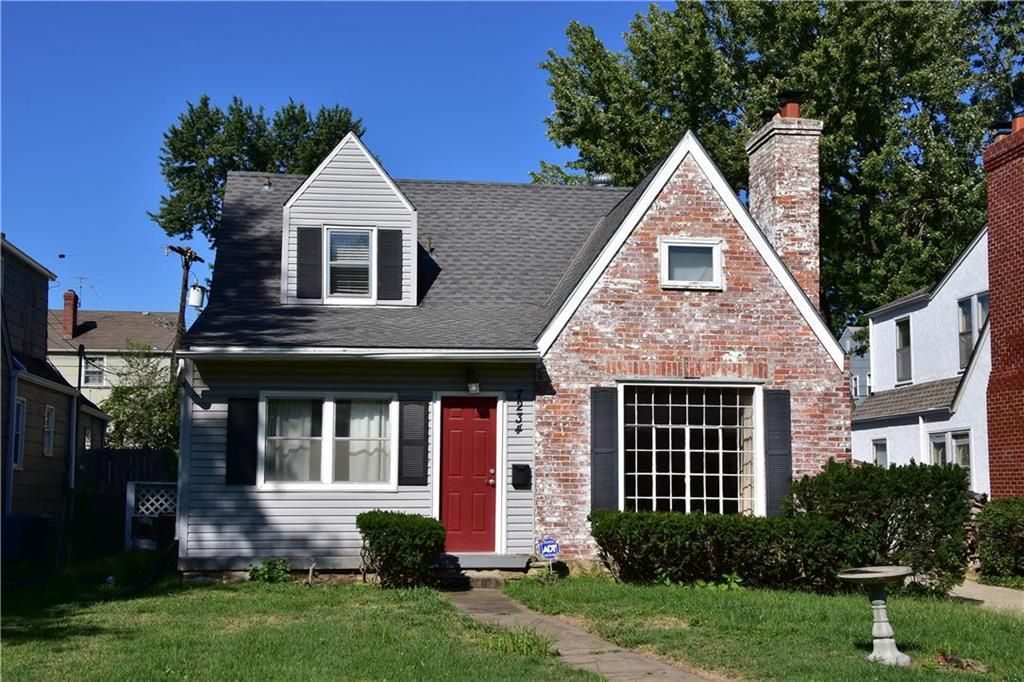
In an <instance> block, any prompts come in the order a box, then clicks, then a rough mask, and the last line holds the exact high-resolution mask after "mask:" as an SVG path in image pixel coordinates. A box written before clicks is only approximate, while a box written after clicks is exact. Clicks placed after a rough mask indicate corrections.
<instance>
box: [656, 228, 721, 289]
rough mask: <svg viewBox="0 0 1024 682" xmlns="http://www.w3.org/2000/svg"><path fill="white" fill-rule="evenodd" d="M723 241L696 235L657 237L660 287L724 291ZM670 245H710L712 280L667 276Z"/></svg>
mask: <svg viewBox="0 0 1024 682" xmlns="http://www.w3.org/2000/svg"><path fill="white" fill-rule="evenodd" d="M723 244H724V241H723V240H721V239H701V238H697V237H659V238H658V258H659V261H660V262H659V267H658V272H659V273H660V275H659V279H660V282H661V288H662V289H700V290H704V291H724V290H725V276H724V274H723V267H722V250H723ZM671 246H703V247H710V248H711V254H712V268H711V270H712V280H711V281H710V282H689V281H685V280H676V279H671V278H670V277H669V271H668V265H669V258H668V252H669V247H671Z"/></svg>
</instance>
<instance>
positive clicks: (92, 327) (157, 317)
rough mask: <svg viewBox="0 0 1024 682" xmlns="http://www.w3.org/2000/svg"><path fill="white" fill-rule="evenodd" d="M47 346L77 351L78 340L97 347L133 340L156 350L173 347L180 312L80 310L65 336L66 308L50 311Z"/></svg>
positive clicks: (125, 344) (115, 346) (119, 345)
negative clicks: (70, 333) (70, 335)
mask: <svg viewBox="0 0 1024 682" xmlns="http://www.w3.org/2000/svg"><path fill="white" fill-rule="evenodd" d="M48 312H49V314H48V319H47V323H48V325H49V330H48V334H47V347H48V350H50V351H74V350H75V349H77V348H78V344H80V343H83V344H85V347H86V348H90V349H95V350H100V349H102V350H120V349H124V348H127V347H128V342H129V341H132V342H135V343H140V344H143V345H146V346H149V348H151V349H152V350H157V351H164V350H169V349H170V347H171V345H172V344H173V343H174V330H175V328H176V327H177V326H178V314H177V313H172V312H158V313H147V312H137V311H132V310H79V311H78V326H77V327H76V328H75V335H74V337H73V338H71V339H65V338H64V336H63V331H64V311H63V310H50V311H48Z"/></svg>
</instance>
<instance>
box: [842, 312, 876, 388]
mask: <svg viewBox="0 0 1024 682" xmlns="http://www.w3.org/2000/svg"><path fill="white" fill-rule="evenodd" d="M862 329H863V328H862V327H853V326H848V327H846V328H845V329H844V330H843V333H842V334H840V335H839V345H840V346H842V347H843V351H845V352H846V357H847V358H849V360H850V397H851V398H853V402H854V403H856V404H857V405H860V404H861V403H862V402H864V399H865V398H867V397H868V396H869V395H870V394H871V349H870V348H868V343H867V341H862V340H861V338H860V332H861V331H862Z"/></svg>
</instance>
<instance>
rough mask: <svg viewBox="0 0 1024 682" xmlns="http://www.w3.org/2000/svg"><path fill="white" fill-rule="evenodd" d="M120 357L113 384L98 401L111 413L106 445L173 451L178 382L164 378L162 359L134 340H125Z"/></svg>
mask: <svg viewBox="0 0 1024 682" xmlns="http://www.w3.org/2000/svg"><path fill="white" fill-rule="evenodd" d="M123 358H124V364H123V365H122V366H120V367H118V369H117V372H116V373H117V385H115V386H114V388H113V389H112V390H111V391H110V395H109V396H107V399H106V400H104V401H103V403H102V404H101V405H100V407H101V408H102V409H103V411H104V412H106V413H107V414H109V415H110V416H111V417H112V420H111V424H110V430H109V431H108V432H107V437H106V443H107V445H108V446H109V447H112V448H151V449H154V450H173V451H177V449H178V422H179V410H180V401H179V398H178V382H177V381H176V380H175V381H169V380H168V378H167V364H166V359H161V358H160V357H159V356H156V355H153V353H152V352H151V351H150V349H149V346H147V345H145V344H138V343H134V342H129V344H128V349H127V352H125V353H124V355H123Z"/></svg>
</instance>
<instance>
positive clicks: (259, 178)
mask: <svg viewBox="0 0 1024 682" xmlns="http://www.w3.org/2000/svg"><path fill="white" fill-rule="evenodd" d="M783 114H784V115H783ZM820 133H821V123H820V122H818V121H812V120H807V119H802V118H799V106H798V105H797V104H795V103H787V105H786V107H785V108H784V110H783V112H781V114H780V115H776V116H775V117H774V118H773V119H772V120H771V121H769V122H768V123H766V124H765V126H764V127H763V128H762V130H761V131H759V132H758V133H757V135H755V137H754V138H753V139H752V140H751V142H750V144H749V145H748V153H749V154H750V156H751V171H750V172H751V182H750V202H751V209H750V212H748V211H747V209H746V208H744V206H743V205H742V204H741V203H740V201H739V199H738V198H737V196H736V194H735V193H734V192H733V190H732V188H730V187H729V186H728V184H727V183H726V181H725V179H724V178H723V176H722V174H721V172H720V171H719V170H718V168H717V167H716V166H715V164H714V162H713V161H712V160H711V159H710V158H709V157H708V155H707V152H706V151H705V150H704V149H703V148H702V147H701V145H700V143H699V142H698V141H697V139H696V138H695V137H694V136H693V134H691V133H687V134H686V135H685V136H684V137H683V139H682V140H681V141H680V142H679V144H678V145H677V146H676V147H675V148H674V149H673V150H671V152H670V153H669V154H668V155H667V156H666V157H665V159H664V160H663V161H662V162H661V163H659V164H658V165H657V166H656V167H655V168H654V169H652V170H651V172H650V173H649V174H648V175H647V177H646V178H645V179H644V180H643V181H642V182H641V183H640V184H639V185H637V186H636V187H634V188H632V189H619V188H607V187H565V186H542V185H515V184H489V183H475V182H449V181H425V180H398V181H395V180H392V179H391V178H390V177H389V176H388V175H387V174H386V173H385V172H384V170H383V169H382V168H381V167H380V165H379V164H378V163H377V161H376V160H375V158H374V156H373V154H371V153H370V152H369V151H368V150H367V149H366V148H365V147H364V146H363V144H362V143H361V142H360V140H359V139H358V138H357V137H355V136H353V135H349V136H347V137H345V139H344V140H342V141H341V143H339V144H338V146H337V147H336V148H335V149H334V150H333V151H332V152H331V154H330V155H329V156H328V157H327V158H326V159H325V160H324V161H323V163H322V164H321V165H320V166H319V167H318V168H317V169H316V170H315V171H314V172H313V174H312V175H310V176H309V177H300V176H294V175H272V174H266V173H230V174H229V176H228V180H227V184H226V189H225V199H224V208H223V224H222V225H223V226H222V228H221V232H220V235H219V236H218V239H217V261H216V267H215V268H214V271H213V272H214V275H213V282H212V290H211V294H210V301H209V304H208V306H207V308H206V309H205V310H204V311H203V313H201V315H200V316H199V318H198V320H197V321H196V322H195V324H194V325H193V326H192V328H191V329H190V330H189V332H188V334H187V335H186V339H185V345H186V349H185V350H184V352H183V354H184V356H185V357H186V358H187V362H186V366H185V371H184V375H185V378H186V381H187V384H188V385H187V386H186V389H185V399H184V400H185V402H184V405H183V414H184V419H183V423H182V442H181V454H180V459H179V464H180V471H179V493H180V494H179V498H178V499H179V509H178V538H179V540H180V557H179V565H180V566H181V568H183V569H190V570H201V569H209V570H215V569H228V568H244V567H245V566H247V565H249V564H250V563H252V562H253V561H254V560H257V559H259V558H261V557H262V558H265V557H284V558H286V559H288V560H289V561H291V563H292V565H293V566H302V565H309V563H310V562H311V561H313V560H314V559H315V561H316V565H317V567H319V568H355V567H357V566H358V565H359V562H360V545H361V541H360V537H359V533H358V531H357V529H356V526H355V517H356V515H358V514H359V513H360V512H362V511H365V510H370V509H392V510H401V511H406V512H414V513H419V514H423V515H428V516H434V517H436V518H439V519H440V520H441V521H442V523H443V524H444V525H445V527H446V529H447V543H448V545H447V549H448V551H449V552H450V553H453V554H455V555H457V556H458V557H459V559H460V561H461V563H462V565H463V567H471V566H475V567H492V568H493V567H522V566H523V565H524V564H525V562H526V561H527V558H528V556H529V555H531V554H532V553H533V552H534V547H535V543H536V541H537V540H538V539H539V538H543V537H546V536H551V537H553V538H555V539H557V540H558V541H559V542H560V544H561V551H562V556H563V557H565V558H573V557H575V558H593V557H595V556H596V545H595V543H594V541H593V539H592V538H591V536H590V532H589V523H588V521H587V515H588V514H589V513H590V511H591V510H593V509H658V510H677V511H693V512H706V513H753V514H768V513H774V512H775V511H776V510H777V509H778V507H779V504H780V501H781V499H782V497H783V496H784V494H785V493H786V491H787V489H788V487H789V483H790V481H791V480H792V479H793V478H795V477H800V476H802V475H804V474H814V473H816V472H818V471H820V470H821V468H822V467H823V465H824V464H825V463H826V461H827V460H828V459H829V458H833V457H834V458H837V459H847V458H849V456H850V452H849V418H850V409H851V403H850V399H849V387H848V381H847V376H846V372H845V369H844V364H845V355H844V352H843V349H842V348H841V347H840V346H839V344H838V343H837V341H836V339H835V338H834V337H833V336H832V335H831V333H830V332H829V329H828V328H827V326H826V325H825V323H824V322H823V320H822V318H821V317H820V315H819V314H818V311H817V309H816V304H817V301H818V300H819V292H818V262H819V255H818V205H819V196H818V191H819V179H818V140H819V136H820Z"/></svg>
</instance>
